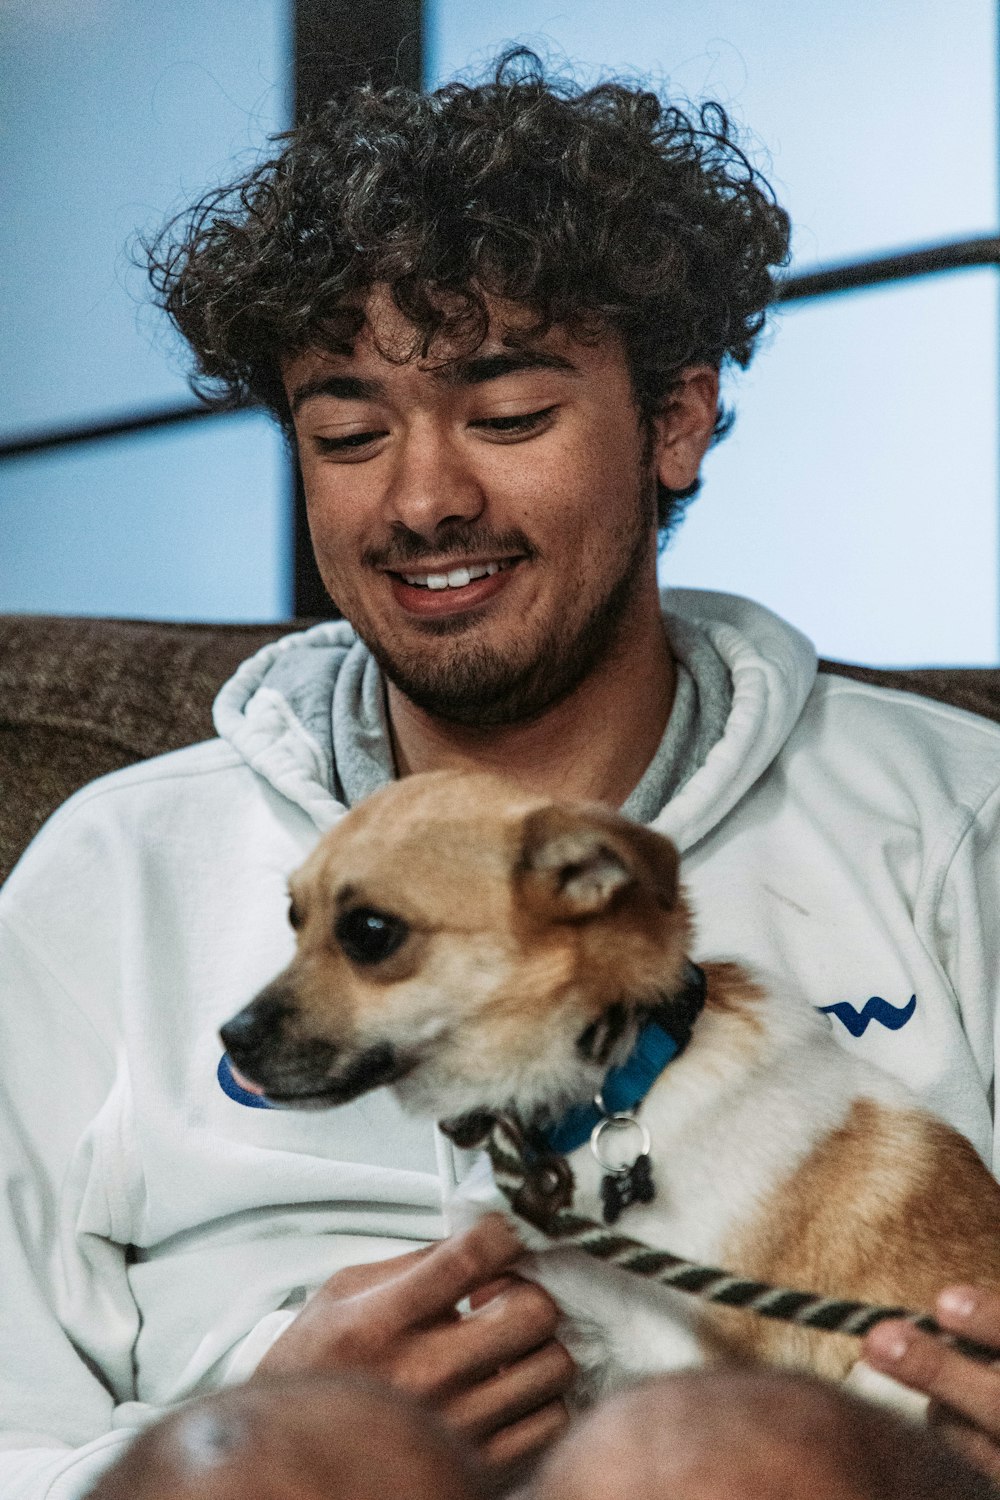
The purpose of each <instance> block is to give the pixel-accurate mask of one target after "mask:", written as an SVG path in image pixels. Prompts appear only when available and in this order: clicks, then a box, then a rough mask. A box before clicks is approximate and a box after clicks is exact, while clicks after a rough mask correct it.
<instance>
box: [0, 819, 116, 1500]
mask: <svg viewBox="0 0 1000 1500" xmlns="http://www.w3.org/2000/svg"><path fill="white" fill-rule="evenodd" d="M50 845H51V841H50ZM53 855H54V856H56V857H59V863H60V865H61V866H62V868H61V869H59V870H58V872H57V871H56V870H55V868H54V865H55V859H54V858H53V857H52V856H53ZM60 856H61V857H60ZM73 857H74V850H73V848H72V842H71V841H70V847H69V848H68V849H67V846H66V843H65V842H60V841H58V840H57V841H56V847H55V848H54V849H51V848H50V855H49V857H46V854H45V851H44V849H42V850H40V851H39V852H38V853H34V854H32V855H30V856H29V857H27V858H26V860H25V862H24V864H23V868H22V869H21V870H19V871H16V872H15V874H14V875H13V876H12V877H11V879H10V881H9V882H8V885H7V886H6V887H5V888H4V891H3V892H2V893H0V1267H2V1275H0V1346H2V1358H0V1494H2V1495H3V1496H4V1500H43V1497H45V1500H55V1497H60V1500H71V1497H76V1496H78V1495H82V1494H84V1493H86V1491H87V1489H88V1488H89V1487H90V1486H91V1484H92V1483H93V1482H94V1481H95V1480H96V1478H97V1475H98V1474H99V1473H100V1472H101V1471H102V1470H103V1469H104V1468H105V1467H106V1466H107V1465H108V1464H109V1463H110V1462H111V1461H112V1460H113V1458H114V1457H115V1455H116V1454H117V1453H118V1451H120V1449H121V1447H122V1445H123V1444H124V1442H125V1441H127V1438H128V1436H129V1430H128V1429H129V1427H130V1426H131V1425H132V1422H133V1420H134V1418H135V1416H136V1415H138V1412H137V1408H136V1407H135V1405H134V1404H133V1403H132V1402H131V1397H132V1390H131V1381H132V1346H133V1343H134V1339H135V1335H136V1329H137V1316H136V1309H135V1305H134V1302H133V1299H132V1296H131V1293H130V1289H129V1285H128V1276H127V1267H126V1254H125V1249H124V1246H122V1245H120V1244H116V1243H114V1239H113V1236H112V1235H111V1234H110V1233H106V1232H105V1230H106V1229H107V1227H108V1223H107V1221H108V1214H107V1213H106V1212H105V1210H104V1209H103V1208H102V1205H101V1196H102V1189H101V1180H100V1179H101V1162H100V1160H99V1138H100V1132H99V1130H98V1129H97V1122H99V1120H100V1117H101V1114H102V1111H103V1110H105V1109H106V1108H107V1107H108V1102H109V1100H111V1099H112V1096H113V1094H114V1090H115V1087H116V1079H117V1068H116V1058H115V1049H114V1045H113V1042H112V1041H111V1039H110V1036H109V1035H107V1034H105V1035H102V1034H101V1027H100V1024H99V1021H100V1017H99V1015H96V1014H88V1013H87V1008H86V1006H85V1005H84V1004H83V1003H81V997H80V996H79V995H78V994H74V993H73V992H72V990H71V987H70V985H69V984H68V982H67V981H68V979H69V978H70V977H71V975H72V969H73V966H74V965H76V966H77V968H78V969H79V970H80V971H81V972H85V971H86V969H87V964H86V953H87V946H88V938H89V937H91V936H92V920H91V918H92V912H91V910H90V908H91V905H92V901H93V900H94V899H97V898H93V897H91V896H89V895H86V894H81V899H79V900H78V902H77V910H76V911H75V913H74V912H72V911H67V910H66V905H67V902H66V874H65V866H66V863H67V862H70V863H71V862H72V860H73ZM79 873H80V875H81V877H82V880H83V884H84V887H86V883H87V880H86V870H85V869H82V870H81V871H80V872H79ZM43 924H48V925H47V930H44V931H43ZM88 929H90V930H89V931H88ZM125 1403H129V1406H130V1408H131V1413H130V1414H128V1413H126V1411H125Z"/></svg>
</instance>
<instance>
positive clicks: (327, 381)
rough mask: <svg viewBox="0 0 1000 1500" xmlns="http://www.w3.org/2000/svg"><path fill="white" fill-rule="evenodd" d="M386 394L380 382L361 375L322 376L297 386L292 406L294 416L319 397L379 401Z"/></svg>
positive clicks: (292, 396) (291, 401) (292, 398)
mask: <svg viewBox="0 0 1000 1500" xmlns="http://www.w3.org/2000/svg"><path fill="white" fill-rule="evenodd" d="M384 394H385V387H384V386H383V385H382V383H381V381H378V380H362V378H361V376H360V375H320V376H318V377H317V378H316V379H315V380H305V381H303V382H302V384H301V385H298V386H296V387H295V390H294V391H293V392H292V394H291V398H290V404H291V408H292V413H293V415H294V413H295V412H297V411H298V409H299V407H300V406H303V405H304V404H305V402H307V401H312V400H314V399H315V398H316V397H317V396H333V397H335V398H336V399H337V400H338V401H377V400H378V398H379V396H382V395H384Z"/></svg>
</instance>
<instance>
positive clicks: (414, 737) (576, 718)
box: [388, 608, 676, 807]
mask: <svg viewBox="0 0 1000 1500" xmlns="http://www.w3.org/2000/svg"><path fill="white" fill-rule="evenodd" d="M631 623H632V628H631V629H630V630H629V631H628V633H627V635H623V636H620V637H619V640H618V641H617V643H616V645H615V647H614V649H613V650H612V651H610V652H609V653H608V655H607V656H606V657H605V659H604V660H603V661H602V662H601V663H600V664H599V665H598V666H597V667H596V668H595V669H594V671H593V672H591V673H590V674H589V676H587V677H586V678H584V680H583V681H582V682H581V683H580V684H579V686H578V687H576V688H575V689H574V690H573V692H572V693H570V694H569V695H568V696H567V697H566V698H564V699H562V700H561V702H559V703H556V704H554V705H553V706H552V707H551V708H550V709H548V710H546V711H545V712H544V713H542V714H540V715H538V716H537V717H536V718H534V719H531V720H529V721H528V722H526V723H517V724H509V725H499V726H498V725H490V726H488V727H485V728H474V727H469V726H466V725H459V724H451V723H449V722H448V721H447V720H444V719H439V718H436V717H434V716H433V715H431V714H429V713H427V712H425V711H424V710H423V709H420V708H418V707H417V706H416V705H415V704H413V703H411V702H410V700H409V699H408V698H406V697H404V696H403V694H402V693H401V692H400V691H399V690H398V688H396V687H394V686H393V685H392V683H389V684H388V705H389V722H390V726H391V730H392V742H393V753H394V756H395V761H396V772H397V775H399V776H409V775H413V774H414V773H415V772H418V771H440V770H446V769H447V770H457V771H470V770H475V771H492V772H494V773H495V774H497V775H500V776H504V777H505V778H506V779H507V780H509V781H513V782H515V783H516V784H517V785H518V786H521V787H523V788H524V790H525V791H529V792H536V793H539V794H541V795H545V796H558V797H581V798H587V799H589V800H592V801H598V802H605V803H607V804H608V805H609V806H611V807H620V806H621V805H622V803H623V802H624V801H625V800H626V798H627V797H628V795H629V793H630V792H631V791H632V789H633V787H635V786H636V784H637V783H638V782H639V780H640V779H641V777H642V774H643V772H644V771H645V769H646V767H647V766H648V765H649V762H650V761H651V760H652V758H653V756H654V754H655V753H656V749H657V746H658V745H659V743H660V740H661V738H662V736H663V731H664V729H665V728H666V724H667V719H668V718H669V717H670V710H671V707H672V705H673V699H674V687H675V681H676V674H675V667H674V661H673V657H672V656H671V653H670V648H669V645H668V642H667V637H666V632H665V630H664V628H663V622H662V619H661V617H660V614H659V610H658V608H656V609H654V610H647V611H645V612H644V614H642V615H640V616H639V617H638V618H637V619H636V618H633V621H632V622H631Z"/></svg>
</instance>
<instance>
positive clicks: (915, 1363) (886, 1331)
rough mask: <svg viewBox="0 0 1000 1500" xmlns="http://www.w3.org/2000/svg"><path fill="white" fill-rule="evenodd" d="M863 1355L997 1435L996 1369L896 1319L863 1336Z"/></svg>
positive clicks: (999, 1398)
mask: <svg viewBox="0 0 1000 1500" xmlns="http://www.w3.org/2000/svg"><path fill="white" fill-rule="evenodd" d="M963 1331H964V1330H963ZM862 1357H863V1358H864V1360H865V1361H866V1363H868V1364H869V1365H871V1366H872V1367H873V1369H876V1370H881V1371H882V1372H883V1374H885V1375H891V1376H892V1377H893V1379H894V1380H899V1381H901V1382H902V1384H903V1385H908V1386H910V1387H912V1389H913V1390H917V1391H923V1392H924V1393H925V1394H926V1395H928V1396H931V1397H933V1399H934V1400H935V1401H940V1402H941V1403H942V1404H943V1405H945V1406H950V1407H951V1408H952V1409H953V1410H954V1411H956V1412H957V1413H958V1414H959V1415H960V1416H962V1417H965V1418H967V1419H968V1420H969V1421H970V1422H972V1423H973V1424H974V1425H975V1426H976V1427H979V1428H981V1429H982V1430H983V1431H984V1432H986V1433H987V1434H989V1435H990V1436H991V1437H1000V1371H997V1370H995V1369H994V1368H993V1367H992V1366H989V1365H984V1364H982V1363H981V1362H979V1361H978V1360H972V1359H968V1358H966V1356H965V1355H962V1354H958V1353H956V1351H955V1350H954V1349H949V1348H948V1346H947V1344H945V1343H944V1342H943V1341H942V1340H941V1339H939V1338H936V1337H935V1336H934V1335H933V1334H930V1333H923V1332H922V1331H921V1330H920V1329H918V1328H914V1327H913V1324H912V1323H906V1322H904V1321H902V1320H899V1319H895V1318H893V1319H890V1320H888V1321H886V1322H884V1323H877V1324H876V1326H875V1327H874V1328H873V1329H872V1330H871V1332H870V1333H868V1334H867V1335H866V1336H865V1340H864V1343H863V1345H862Z"/></svg>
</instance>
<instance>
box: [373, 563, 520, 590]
mask: <svg viewBox="0 0 1000 1500" xmlns="http://www.w3.org/2000/svg"><path fill="white" fill-rule="evenodd" d="M519 561H520V558H517V557H509V558H504V559H502V560H501V561H499V562H487V563H469V564H463V566H462V567H459V568H449V569H448V570H447V571H442V570H439V569H436V570H433V571H429V572H420V573H417V572H412V573H403V572H398V573H397V574H396V577H397V578H401V579H402V580H403V582H404V583H408V584H409V585H410V587H411V588H417V589H428V590H429V591H431V592H439V591H440V590H442V589H464V588H468V586H469V584H470V583H475V582H476V581H477V580H478V579H480V578H492V577H493V576H494V574H496V573H501V572H504V571H505V570H506V569H508V568H512V567H514V565H515V563H517V562H519Z"/></svg>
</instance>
